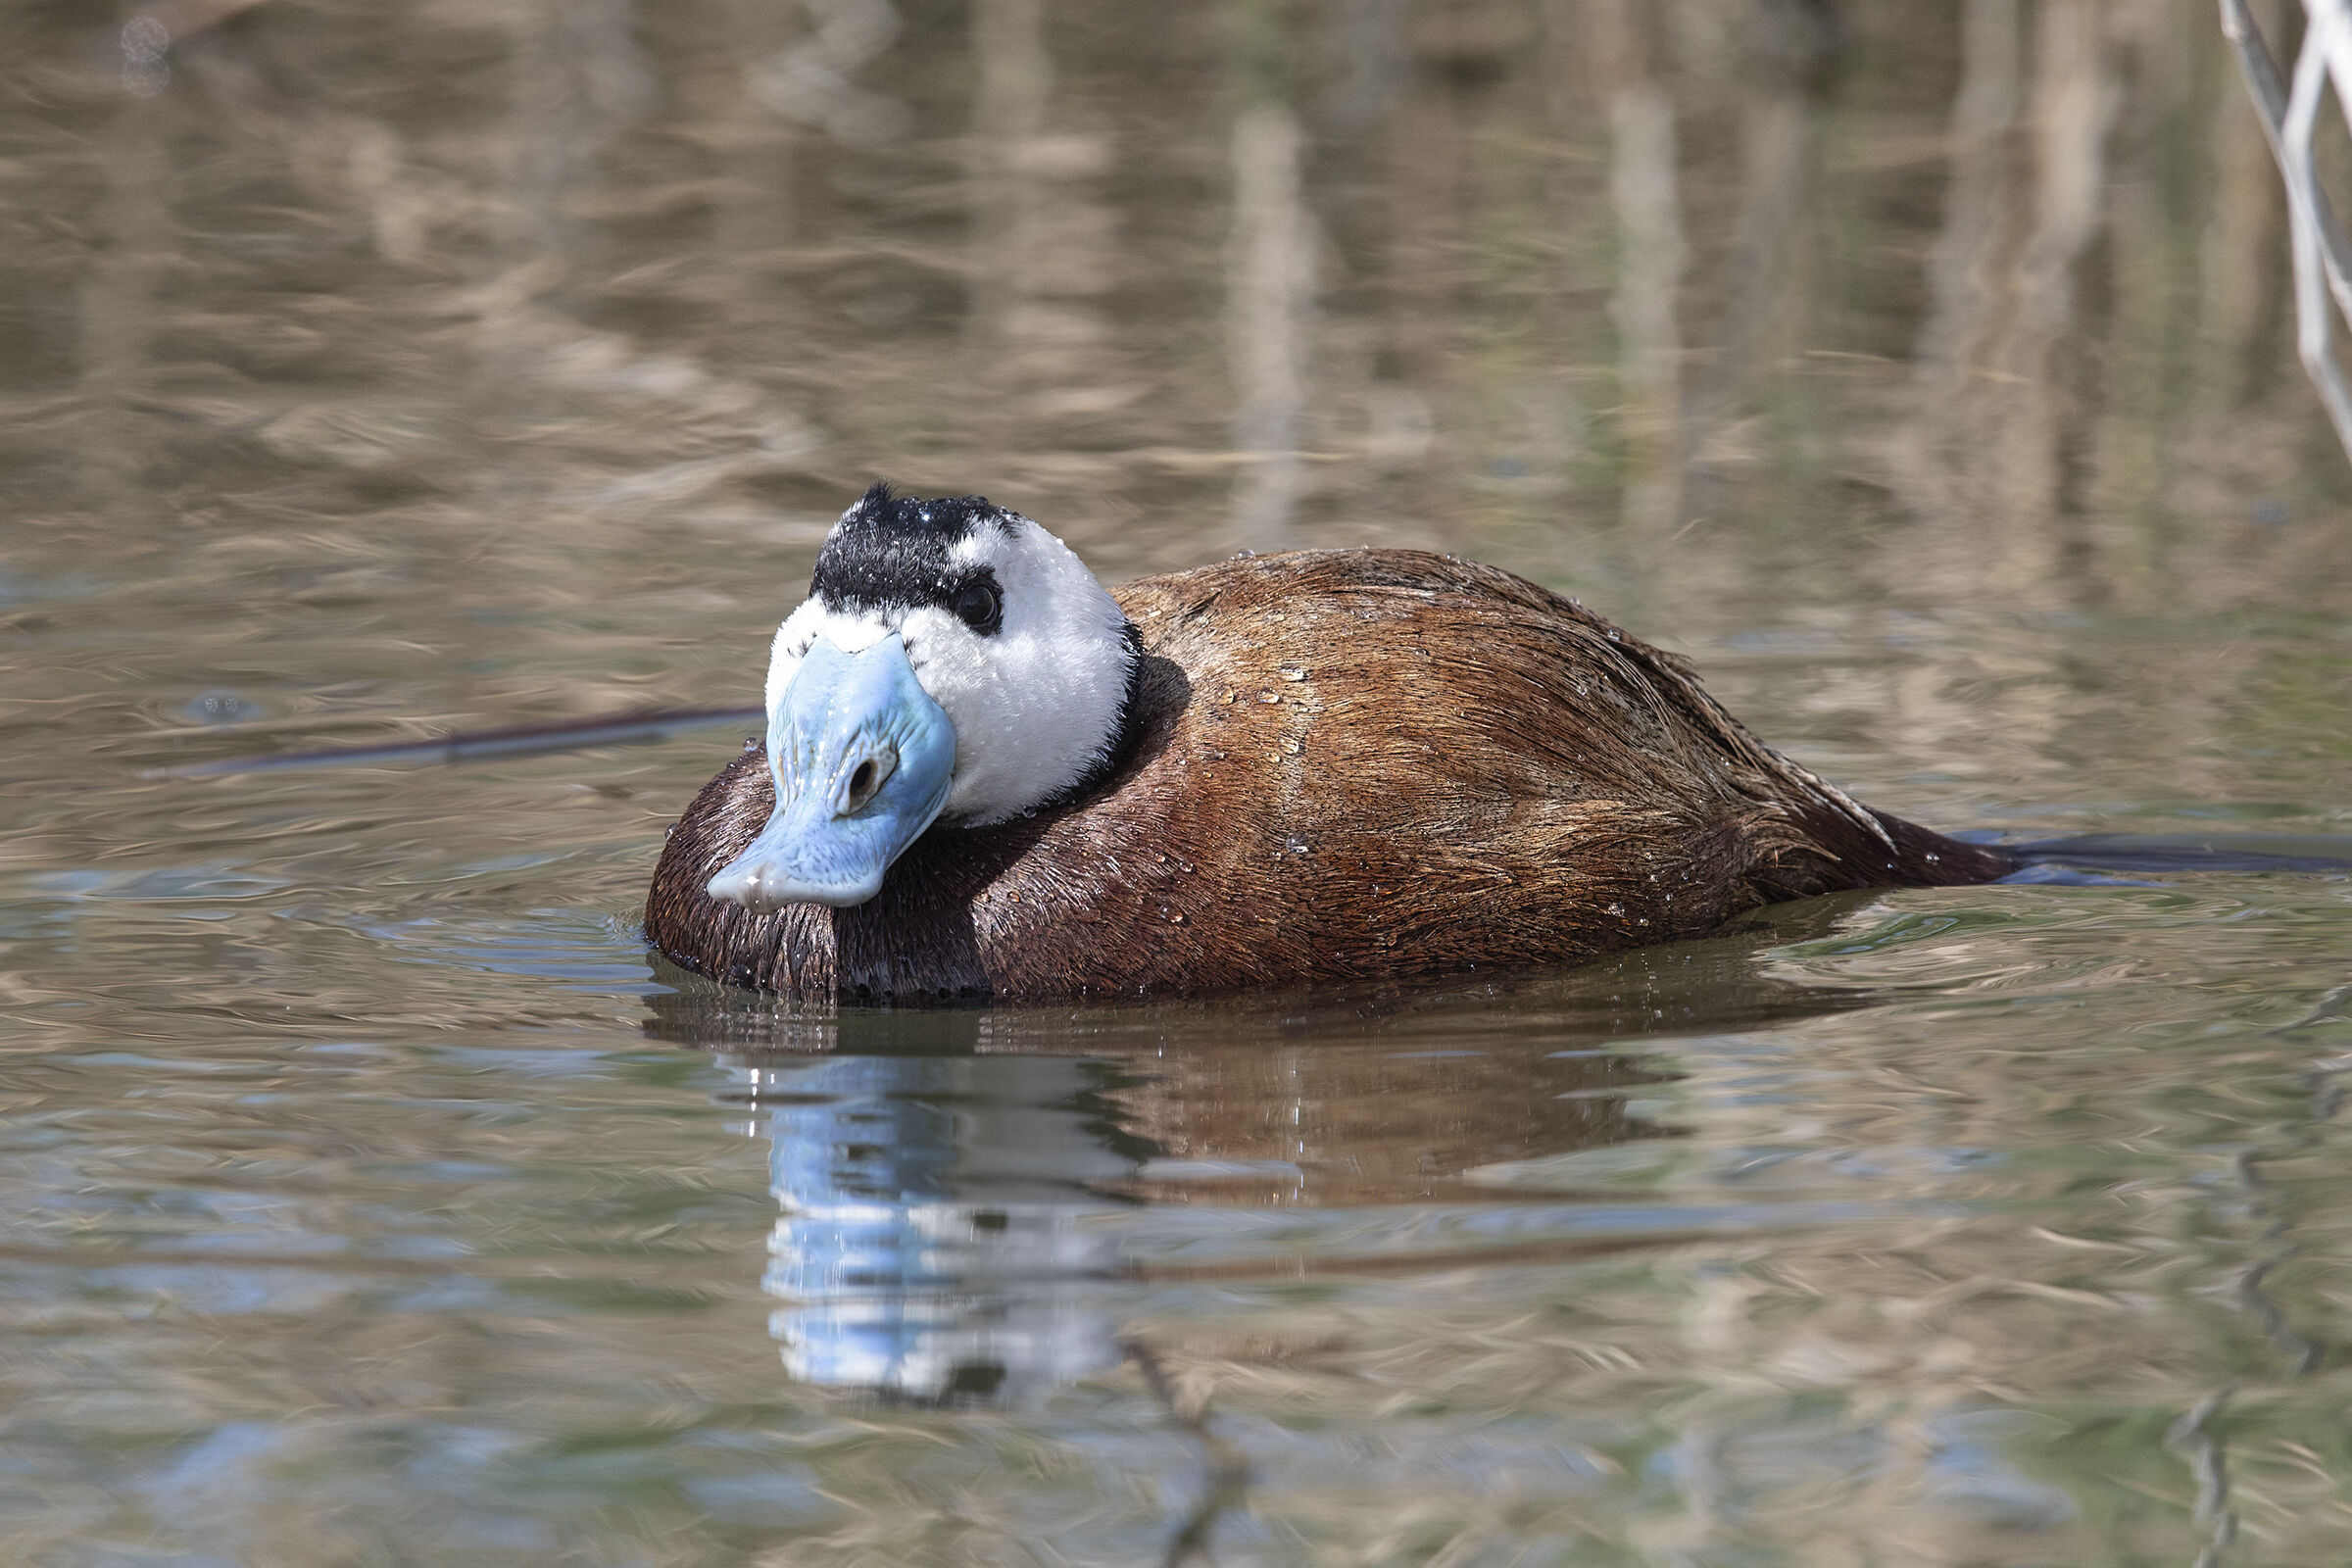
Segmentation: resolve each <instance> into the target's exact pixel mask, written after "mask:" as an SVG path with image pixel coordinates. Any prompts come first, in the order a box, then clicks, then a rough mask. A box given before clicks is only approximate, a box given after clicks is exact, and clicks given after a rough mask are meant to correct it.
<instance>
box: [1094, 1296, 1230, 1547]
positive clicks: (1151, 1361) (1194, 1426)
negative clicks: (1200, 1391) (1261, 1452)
mask: <svg viewBox="0 0 2352 1568" xmlns="http://www.w3.org/2000/svg"><path fill="white" fill-rule="evenodd" d="M1124 1344H1125V1346H1126V1348H1127V1353H1128V1355H1130V1356H1132V1357H1133V1358H1134V1360H1135V1364H1136V1366H1137V1367H1138V1368H1139V1369H1140V1370H1141V1371H1142V1372H1143V1374H1144V1383H1145V1385H1146V1386H1147V1387H1148V1388H1150V1389H1151V1391H1152V1397H1153V1398H1154V1399H1157V1400H1158V1401H1159V1407H1160V1409H1161V1410H1162V1411H1164V1412H1165V1413H1166V1415H1167V1418H1168V1420H1169V1421H1170V1422H1171V1423H1172V1424H1174V1425H1175V1426H1177V1427H1178V1428H1180V1429H1182V1430H1183V1431H1184V1432H1185V1433H1186V1434H1187V1435H1189V1436H1190V1437H1191V1438H1192V1440H1193V1441H1194V1442H1195V1443H1198V1444H1199V1445H1201V1462H1202V1465H1203V1468H1204V1471H1205V1474H1204V1476H1203V1484H1202V1486H1201V1500H1200V1501H1199V1502H1198V1503H1196V1504H1194V1506H1193V1511H1192V1512H1191V1513H1190V1514H1189V1515H1187V1516H1186V1518H1185V1521H1184V1524H1183V1526H1182V1527H1181V1528H1180V1529H1178V1530H1177V1532H1176V1534H1175V1535H1174V1536H1173V1537H1172V1538H1171V1539H1170V1540H1169V1542H1168V1549H1167V1552H1166V1554H1165V1555H1163V1556H1162V1557H1161V1558H1160V1559H1159V1561H1160V1568H1180V1565H1182V1564H1184V1563H1186V1562H1189V1561H1191V1560H1192V1559H1193V1558H1194V1557H1195V1556H1206V1555H1207V1553H1208V1533H1209V1531H1210V1530H1212V1529H1214V1528H1215V1527H1216V1523H1217V1520H1218V1518H1219V1517H1220V1516H1222V1515H1223V1514H1224V1512H1225V1510H1226V1509H1228V1508H1230V1507H1232V1506H1233V1505H1234V1504H1235V1503H1237V1502H1239V1501H1241V1499H1242V1496H1243V1495H1244V1494H1245V1493H1246V1492H1248V1491H1249V1489H1250V1461H1249V1460H1248V1459H1246V1458H1244V1457H1243V1456H1242V1451H1241V1450H1240V1449H1239V1448H1236V1447H1235V1446H1233V1445H1232V1444H1230V1443H1227V1442H1226V1441H1225V1440H1224V1439H1223V1438H1220V1437H1218V1436H1217V1435H1216V1434H1215V1433H1213V1432H1211V1431H1209V1430H1208V1410H1207V1407H1206V1406H1205V1405H1204V1406H1202V1407H1201V1409H1200V1410H1198V1411H1194V1412H1191V1413H1189V1414H1188V1413H1187V1412H1186V1410H1185V1408H1184V1406H1183V1405H1182V1404H1181V1403H1180V1402H1178V1400H1177V1398H1176V1386H1175V1385H1174V1384H1173V1383H1171V1382H1170V1381H1169V1380H1168V1373H1167V1368H1166V1367H1164V1366H1162V1365H1161V1364H1160V1359H1159V1352H1158V1351H1156V1350H1154V1349H1152V1347H1151V1346H1149V1345H1147V1344H1145V1343H1144V1342H1143V1341H1142V1340H1140V1339H1135V1338H1129V1339H1128V1340H1126V1341H1125V1342H1124Z"/></svg>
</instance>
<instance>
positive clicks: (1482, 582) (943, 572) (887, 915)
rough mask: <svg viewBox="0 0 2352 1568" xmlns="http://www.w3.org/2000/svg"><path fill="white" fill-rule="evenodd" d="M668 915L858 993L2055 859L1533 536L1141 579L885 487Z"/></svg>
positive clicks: (1209, 989) (682, 844)
mask: <svg viewBox="0 0 2352 1568" xmlns="http://www.w3.org/2000/svg"><path fill="white" fill-rule="evenodd" d="M765 711H766V719H767V724H766V732H765V734H764V735H760V736H755V737H752V738H751V739H749V740H747V741H746V742H745V744H744V749H743V751H742V752H741V753H740V754H739V755H737V756H736V757H735V758H734V760H731V761H730V762H728V763H727V765H726V766H725V767H723V768H721V769H720V770H719V772H718V774H717V776H715V777H714V778H712V779H711V781H710V782H709V783H708V784H707V785H705V786H704V787H703V789H702V790H701V792H700V793H698V794H697V795H696V796H695V797H694V799H693V801H692V803H691V804H690V805H689V806H688V807H687V808H686V810H685V812H684V814H683V815H681V816H680V817H679V818H678V819H677V821H676V822H675V823H674V824H672V826H671V827H670V829H669V831H668V834H667V837H666V839H665V840H664V842H663V845H662V852H661V857H660V859H659V862H658V863H657V865H656V867H655V871H654V879H653V885H652V888H651V890H650V891H649V893H648V896H647V902H646V906H645V917H644V929H645V935H646V937H647V940H648V941H649V942H650V944H651V945H652V946H653V947H654V948H655V949H656V950H658V951H659V952H660V953H662V955H664V956H666V957H668V958H669V959H670V960H671V961H673V962H675V963H677V964H679V965H680V966H682V967H683V968H685V969H688V970H691V971H694V972H696V973H699V974H702V975H706V976H709V977H711V978H712V979H714V980H718V981H721V982H723V983H726V984H728V985H732V986H740V987H747V988H751V989H754V990H758V991H764V992H770V993H774V994H776V995H777V996H779V997H781V998H785V999H789V1000H791V1001H796V1002H801V1001H805V1002H810V1003H819V1004H851V1005H856V1004H861V1003H875V1004H886V1005H938V1004H950V1005H953V1004H957V1003H973V1002H984V1003H1020V1002H1036V1003H1049V1002H1060V1001H1072V1000H1079V999H1085V998H1131V997H1137V996H1160V997H1167V996H1192V995H1208V994H1214V993H1227V992H1244V991H1262V990H1274V989H1282V988H1293V987H1299V986H1316V985H1323V984H1327V983H1328V984H1344V983H1353V982H1402V981H1412V980H1416V979H1420V978H1423V977H1438V976H1460V975H1464V974H1467V973H1470V972H1472V971H1483V972H1487V973H1489V974H1492V973H1495V972H1511V971H1520V970H1527V969H1532V968H1536V967H1539V966H1546V965H1559V964H1564V963H1571V962H1575V961H1577V960H1580V959H1586V958H1591V957H1593V956H1596V955H1600V954H1605V953H1611V952H1615V951H1619V950H1624V949H1629V948H1634V947H1639V946H1643V945H1646V944H1650V943H1658V942H1668V941H1674V940H1678V939H1683V938H1689V937H1695V936H1699V935H1702V934H1704V933H1706V932H1708V931H1710V930H1712V929H1713V928H1715V927H1717V926H1719V925H1721V924H1722V923H1723V922H1724V921H1725V920H1726V919H1727V918H1729V917H1730V916H1732V915H1734V914H1737V913H1739V912H1740V911H1742V910H1746V909H1750V908H1753V907H1757V906H1760V905H1764V904H1769V903H1774V902H1778V901H1782V900H1789V899H1801V898H1809V897H1813V896H1816V895H1821V894H1827V893H1833V892H1838V891H1840V890H1848V889H1862V888H1891V887H1934V886H1954V885H1963V884H1969V883H1978V882H1986V881H1991V880H1993V879H1995V878H1998V877H2000V876H2003V875H2006V874H2008V873H2010V872H2012V871H2015V870H2016V869H2017V868H2018V865H2019V860H2018V858H2016V857H2015V856H2013V855H2012V854H2010V853H2009V852H2007V851H2004V850H2002V849H2001V848H1999V847H1997V846H1994V845H1989V844H1973V843H1967V842H1963V841H1961V840H1958V839H1954V838H1949V837H1946V836H1944V835H1943V834H1940V833H1937V832H1935V831H1933V830H1931V829H1929V828H1925V827H1921V826H1919V825H1917V824H1916V823H1913V822H1910V821H1906V820H1904V819H1903V818H1901V817H1897V816H1894V815H1891V814H1889V813H1887V812H1885V811H1880V810H1875V809H1871V808H1869V807H1866V806H1863V805H1861V804H1860V803H1858V802H1856V801H1854V800H1853V799H1851V798H1849V797H1848V796H1847V795H1845V794H1844V793H1843V792H1842V791H1840V790H1839V789H1838V788H1837V787H1836V786H1834V785H1833V784H1831V783H1829V782H1828V781H1826V780H1824V779H1822V778H1820V777H1819V776H1817V775H1815V774H1814V773H1812V772H1811V771H1809V770H1807V769H1805V768H1803V767H1801V766H1799V765H1797V764H1796V763H1795V762H1793V761H1791V760H1789V759H1788V758H1786V757H1784V756H1782V755H1781V754H1779V753H1778V752H1775V751H1773V750H1772V749H1771V748H1769V747H1767V746H1765V745H1764V744H1762V743H1761V742H1760V741H1758V740H1756V739H1755V738H1754V737H1753V736H1751V735H1750V734H1749V733H1748V731H1747V730H1746V729H1745V728H1744V727H1742V726H1741V725H1740V722H1739V721H1738V720H1737V719H1735V718H1734V717H1733V716H1732V715H1731V714H1730V713H1729V712H1727V711H1725V710H1724V709H1723V708H1722V706H1721V705H1719V704H1718V703H1717V702H1716V701H1715V700H1714V699H1713V698H1712V697H1710V696H1709V695H1708V694H1707V693H1706V691H1705V690H1704V689H1703V688H1702V687H1701V686H1700V685H1699V683H1698V680H1697V677H1696V676H1695V674H1694V673H1693V672H1692V670H1691V667H1690V665H1688V664H1687V663H1686V662H1684V661H1682V660H1681V659H1679V658H1677V657H1676V656H1674V655H1672V654H1669V653H1666V652H1663V651H1661V650H1659V649H1657V648H1654V647H1651V646H1650V645H1648V644H1646V643H1643V642H1642V641H1641V640H1639V639H1638V638H1636V637H1634V636H1633V635H1632V634H1630V633H1628V632H1626V631H1625V630H1624V629H1622V628H1621V627H1618V626H1616V625H1614V624H1612V623H1610V622H1609V621H1608V620H1607V619H1605V618H1604V617H1603V616H1601V615H1599V614H1597V613H1594V612H1593V611H1591V610H1589V609H1587V608H1585V607H1584V606H1583V605H1581V604H1580V603H1578V602H1576V601H1574V600H1571V599H1566V598H1562V597H1561V596H1559V595H1557V594H1554V593H1552V592H1550V591H1548V590H1546V589H1544V588H1542V587H1540V586H1538V585H1536V584H1535V583H1532V582H1529V581H1527V580H1526V579H1524V578H1521V577H1518V576H1515V575H1513V574H1512V573H1510V572H1508V571H1505V570H1502V569H1500V568H1499V567H1495V566H1492V565H1486V564H1479V563H1477V562H1473V561H1468V560H1464V559H1461V558H1458V557H1455V556H1451V555H1443V554H1436V553H1431V552H1427V551H1420V550H1406V549H1389V548H1364V549H1348V550H1300V551H1294V552H1284V553H1279V554H1266V555H1249V554H1244V555H1242V556H1239V557H1236V558H1234V559H1232V560H1228V561H1224V562H1220V563H1217V564H1210V565H1203V566H1199V567H1195V568H1193V569H1190V570H1185V571H1179V572H1174V573H1170V574H1165V575H1159V576H1150V577H1143V578H1139V579H1136V580H1134V581H1131V582H1128V583H1126V584H1124V585H1123V586H1121V587H1119V588H1118V589H1116V590H1115V591H1113V590H1111V589H1107V588H1105V587H1104V586H1103V584H1102V583H1101V582H1100V581H1099V580H1098V579H1097V578H1096V576H1095V574H1094V573H1093V572H1092V571H1091V570H1089V569H1088V567H1087V566H1086V564H1085V563H1084V562H1083V561H1081V560H1080V559H1079V557H1078V556H1077V554H1076V553H1075V552H1073V551H1072V550H1071V549H1070V548H1069V547H1068V546H1066V545H1065V544H1063V543H1062V542H1061V541H1060V540H1059V539H1057V538H1056V537H1054V535H1053V534H1051V533H1049V532H1048V531H1047V530H1046V529H1045V528H1044V527H1042V526H1041V525H1040V524H1038V523H1037V522H1035V521H1033V520H1031V519H1030V518H1028V517H1025V516H1022V515H1019V514H1017V513H1014V512H1011V511H1008V510H1006V509H1005V508H1002V507H998V506H995V505H993V504H991V503H990V502H989V501H988V500H987V499H986V498H985V497H982V496H977V495H969V496H942V497H929V498H925V497H918V496H911V495H901V494H899V493H897V492H896V491H894V490H893V488H892V487H891V486H890V485H888V484H884V483H878V484H876V485H874V486H873V487H872V488H871V489H869V490H867V491H866V492H865V494H864V495H863V496H861V497H860V498H859V499H858V502H857V503H856V504H855V505H853V506H852V507H851V508H850V509H849V510H848V511H847V512H845V513H843V514H842V515H841V518H840V520H839V521H838V522H836V523H835V524H833V526H832V528H831V529H830V530H829V532H828V533H827V535H826V537H825V541H824V543H823V545H822V547H821V548H820V550H819V552H818V555H817V557H816V561H815V564H814V566H813V568H812V570H811V572H810V576H809V594H808V598H807V599H806V600H805V601H804V602H803V603H802V604H801V605H800V606H799V607H798V608H797V609H795V610H794V611H793V612H792V613H790V614H789V615H787V616H785V618H784V620H783V622H782V624H781V625H780V626H779V627H778V628H777V630H776V634H775V639H774V642H773V645H772V647H771V649H770V654H769V663H768V669H767V681H766V690H765Z"/></svg>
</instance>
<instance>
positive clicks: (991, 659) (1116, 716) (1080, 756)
mask: <svg viewBox="0 0 2352 1568" xmlns="http://www.w3.org/2000/svg"><path fill="white" fill-rule="evenodd" d="M949 556H950V559H951V560H952V561H953V562H954V563H955V564H956V565H958V566H961V567H963V568H965V569H966V570H973V569H978V568H980V567H986V568H987V569H988V570H989V571H990V572H992V573H994V574H995V576H996V579H997V586H998V589H999V590H1000V591H1001V592H1002V593H1003V595H1004V611H1005V613H1004V623H1003V625H1002V626H1001V627H1000V628H999V630H998V631H997V634H996V635H995V636H993V637H983V636H981V635H980V634H979V633H977V632H975V631H973V630H971V628H969V627H967V626H965V625H963V624H962V623H961V622H959V621H957V620H956V619H955V618H954V617H953V616H951V615H948V614H946V613H944V612H936V611H935V612H925V613H922V614H924V615H925V616H926V624H925V626H924V631H925V633H926V635H925V636H924V638H923V642H924V643H925V649H924V653H923V655H922V656H920V662H918V663H917V666H916V670H917V676H918V678H919V679H920V680H921V681H922V684H923V689H924V690H925V691H927V692H929V693H930V694H931V700H932V701H933V702H936V703H937V704H939V706H940V707H941V708H943V709H945V710H946V711H947V713H948V716H949V718H950V719H952V720H954V722H955V725H956V782H955V786H954V787H953V788H952V789H951V790H950V791H949V794H948V806H947V809H948V812H949V813H950V814H952V815H955V816H959V817H962V818H963V819H965V820H966V821H970V822H973V823H976V824H978V823H988V822H999V821H1003V820H1005V818H1007V817H1010V816H1014V815H1017V814H1018V813H1020V812H1021V811H1023V810H1027V809H1031V808H1033V807H1035V806H1038V805H1041V804H1042V803H1044V802H1046V801H1048V800H1051V799H1052V798H1054V796H1055V795H1058V794H1060V793H1061V792H1062V791H1064V790H1066V789H1068V788H1069V787H1070V786H1071V785H1073V784H1075V783H1077V782H1078V780H1080V779H1081V778H1083V777H1085V776H1086V774H1087V773H1089V772H1090V771H1092V770H1093V769H1094V767H1095V766H1096V764H1098V763H1099V762H1101V761H1102V760H1103V755H1104V753H1106V752H1107V751H1108V750H1109V748H1110V746H1111V745H1112V743H1113V742H1114V741H1115V740H1116V739H1117V738H1118V732H1119V722H1120V717H1121V714H1122V711H1123V710H1124V708H1125V706H1126V701H1127V665H1128V662H1129V658H1130V655H1129V653H1128V650H1127V640H1126V639H1127V617H1126V615H1125V613H1123V612H1121V611H1120V609H1119V607H1118V603H1117V601H1115V600H1113V599H1112V598H1111V597H1110V595H1109V594H1108V593H1106V592H1105V591H1104V590H1103V585H1102V584H1101V583H1099V582H1097V581H1095V576H1094V573H1093V572H1091V571H1088V570H1087V569H1086V564H1085V563H1084V562H1082V561H1080V560H1079V559H1078V558H1077V556H1076V555H1074V554H1073V553H1071V551H1070V549H1069V547H1068V546H1066V545H1064V544H1063V543H1062V542H1061V541H1060V540H1058V539H1056V538H1054V536H1053V535H1052V534H1050V533H1048V532H1046V530H1045V529H1043V528H1041V527H1039V526H1038V525H1037V524H1036V523H1034V522H1031V521H1030V520H1028V519H1027V518H1025V517H1019V518H1015V519H1013V522H1012V525H1011V526H1010V528H1004V527H998V526H996V525H994V524H988V525H983V526H981V527H978V528H975V529H974V530H973V531H972V532H971V534H970V535H969V536H967V537H965V538H963V539H959V540H957V541H956V544H955V546H954V548H953V549H951V550H950V552H949ZM930 616H936V617H937V621H936V622H931V621H930V620H929V617H930ZM934 624H936V627H937V630H936V633H934V632H933V625H934ZM913 626H914V617H913V616H909V617H908V627H909V637H908V642H909V643H910V644H911V643H913V642H914V640H915V638H914V636H913V635H912V632H913ZM926 665H928V666H930V667H926Z"/></svg>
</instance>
